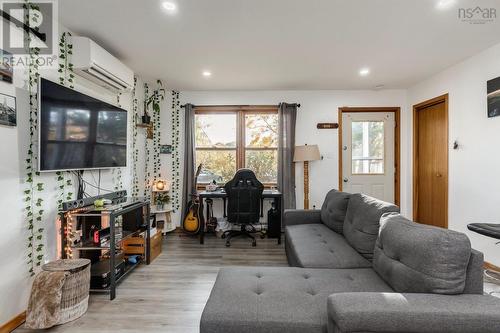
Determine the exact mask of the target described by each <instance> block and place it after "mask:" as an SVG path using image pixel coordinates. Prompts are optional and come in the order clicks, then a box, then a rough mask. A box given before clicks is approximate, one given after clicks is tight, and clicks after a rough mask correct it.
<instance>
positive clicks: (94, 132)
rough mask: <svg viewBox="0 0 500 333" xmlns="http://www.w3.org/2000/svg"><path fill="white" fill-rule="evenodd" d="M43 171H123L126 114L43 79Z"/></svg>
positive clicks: (41, 145) (41, 169)
mask: <svg viewBox="0 0 500 333" xmlns="http://www.w3.org/2000/svg"><path fill="white" fill-rule="evenodd" d="M39 98H40V112H39V130H40V145H39V167H40V171H56V170H83V169H99V168H101V169H104V168H112V167H124V166H126V163H127V112H126V111H125V110H123V109H120V108H118V107H116V106H114V105H111V104H108V103H106V102H103V101H100V100H98V99H96V98H93V97H90V96H87V95H84V94H82V93H80V92H78V91H76V90H73V89H69V88H66V87H64V86H61V85H59V84H57V83H54V82H52V81H49V80H46V79H43V78H42V79H40V95H39Z"/></svg>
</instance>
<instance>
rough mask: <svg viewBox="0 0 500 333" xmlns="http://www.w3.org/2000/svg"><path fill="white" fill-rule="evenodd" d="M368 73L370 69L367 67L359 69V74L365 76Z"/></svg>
mask: <svg viewBox="0 0 500 333" xmlns="http://www.w3.org/2000/svg"><path fill="white" fill-rule="evenodd" d="M368 74H370V69H369V68H367V67H365V68H361V69H360V70H359V75H361V76H367V75H368Z"/></svg>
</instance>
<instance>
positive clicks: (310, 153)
mask: <svg viewBox="0 0 500 333" xmlns="http://www.w3.org/2000/svg"><path fill="white" fill-rule="evenodd" d="M320 159H321V155H320V153H319V148H318V145H305V146H296V147H295V151H294V154H293V161H294V162H305V161H317V160H320Z"/></svg>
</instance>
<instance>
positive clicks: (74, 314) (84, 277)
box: [42, 259, 90, 325]
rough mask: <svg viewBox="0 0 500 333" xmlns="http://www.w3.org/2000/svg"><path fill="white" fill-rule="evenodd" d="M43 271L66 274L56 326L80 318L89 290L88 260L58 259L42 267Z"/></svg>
mask: <svg viewBox="0 0 500 333" xmlns="http://www.w3.org/2000/svg"><path fill="white" fill-rule="evenodd" d="M42 269H43V270H44V271H50V272H61V271H63V272H66V274H67V275H66V281H65V282H64V285H63V288H62V295H61V305H60V314H61V318H60V320H59V322H58V323H57V324H58V325H60V324H64V323H67V322H69V321H72V320H75V319H77V318H80V317H81V316H82V315H83V314H84V313H85V312H87V308H88V304H89V288H90V260H88V259H60V260H57V261H53V262H50V263H48V264H46V265H43V267H42Z"/></svg>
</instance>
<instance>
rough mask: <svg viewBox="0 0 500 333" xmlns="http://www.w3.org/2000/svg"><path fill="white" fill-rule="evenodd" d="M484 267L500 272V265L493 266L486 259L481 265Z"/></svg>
mask: <svg viewBox="0 0 500 333" xmlns="http://www.w3.org/2000/svg"><path fill="white" fill-rule="evenodd" d="M483 267H484V269H489V270H491V271H495V272H499V273H500V267H498V266H495V265H493V264H491V263H489V262H487V261H485V262H484V265H483Z"/></svg>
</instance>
